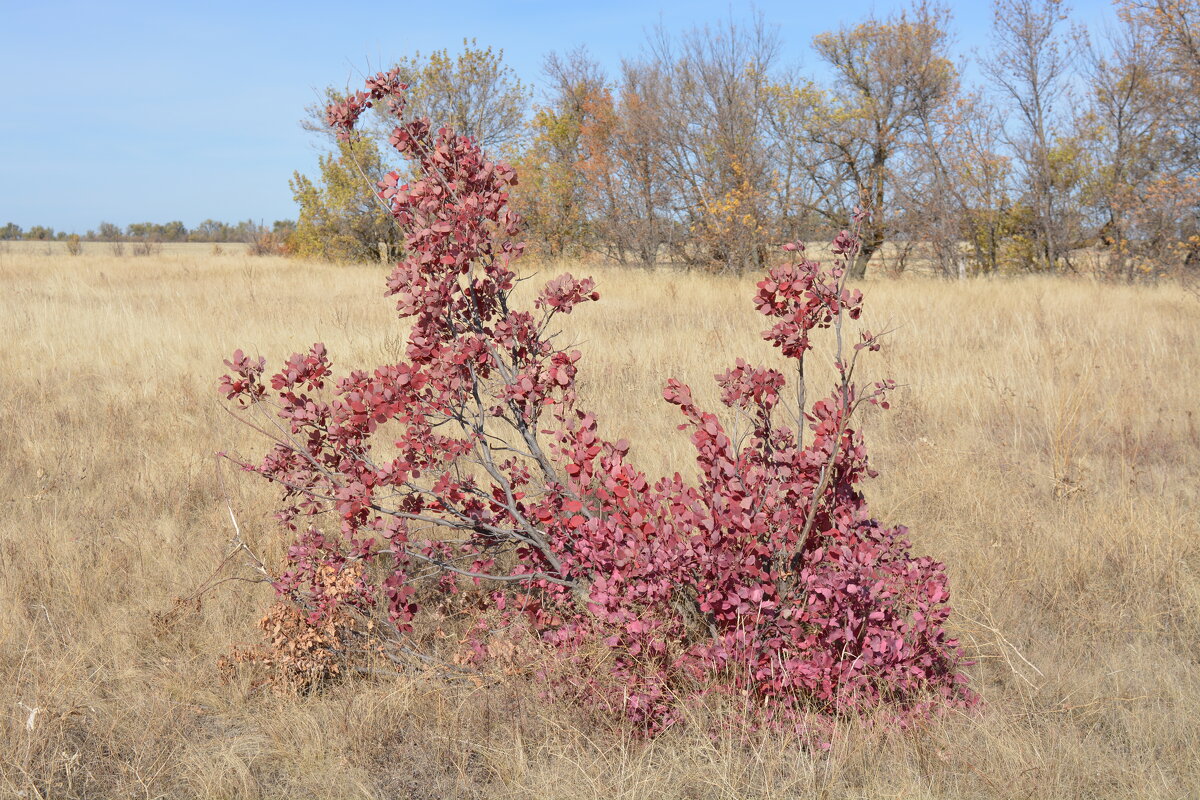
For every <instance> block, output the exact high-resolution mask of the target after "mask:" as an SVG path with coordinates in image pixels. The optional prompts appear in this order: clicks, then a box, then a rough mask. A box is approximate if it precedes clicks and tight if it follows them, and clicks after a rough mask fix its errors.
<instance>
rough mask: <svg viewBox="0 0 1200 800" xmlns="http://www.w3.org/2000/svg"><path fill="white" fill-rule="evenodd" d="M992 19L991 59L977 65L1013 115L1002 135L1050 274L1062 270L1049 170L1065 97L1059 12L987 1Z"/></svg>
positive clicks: (1056, 4)
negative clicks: (1014, 160)
mask: <svg viewBox="0 0 1200 800" xmlns="http://www.w3.org/2000/svg"><path fill="white" fill-rule="evenodd" d="M993 12H994V13H993V24H992V39H993V41H992V48H991V53H990V56H989V58H987V59H986V60H984V61H983V63H982V65H981V66H982V68H983V71H984V73H985V74H986V75H987V76H988V77H989V78H990V79H991V80H992V82H993V83H994V84H995V85H996V86H997V87H998V88H999V90H1000V91H1001V93H1002V94H1003V95H1004V96H1005V97H1006V98H1007V99H1008V100H1009V101H1010V103H1011V105H1012V107H1013V109H1014V111H1015V112H1016V113H1015V114H1014V115H1012V116H1011V117H1010V118H1009V122H1010V124H1009V125H1008V126H1006V134H1007V139H1008V143H1009V145H1010V147H1011V149H1012V151H1013V153H1014V154H1015V156H1016V160H1017V164H1018V165H1019V178H1020V179H1021V181H1022V183H1023V187H1022V188H1023V189H1024V190H1025V193H1026V195H1027V197H1028V201H1029V204H1030V206H1031V208H1032V212H1033V227H1034V232H1035V234H1036V237H1037V241H1036V250H1037V257H1038V259H1039V261H1040V263H1041V266H1042V267H1044V268H1047V269H1057V268H1058V265H1059V263H1060V262H1065V263H1068V264H1069V252H1068V249H1067V247H1066V242H1065V241H1064V240H1065V235H1064V233H1063V232H1062V230H1061V229H1062V228H1063V227H1064V225H1063V211H1064V210H1065V209H1064V208H1062V207H1061V206H1062V204H1061V199H1062V198H1061V195H1062V194H1063V192H1062V186H1061V185H1060V184H1061V182H1060V181H1057V180H1056V176H1055V164H1054V163H1053V148H1054V144H1055V139H1056V137H1057V136H1058V135H1060V134H1061V124H1060V123H1061V118H1062V113H1063V111H1064V108H1063V104H1064V103H1065V101H1066V100H1067V99H1068V97H1069V95H1068V91H1069V87H1068V79H1069V77H1070V69H1071V57H1070V55H1069V52H1070V51H1069V47H1068V46H1067V42H1066V41H1065V39H1064V33H1063V30H1062V26H1063V23H1064V22H1065V21H1066V9H1065V7H1064V6H1063V3H1062V0H995V5H994V7H993Z"/></svg>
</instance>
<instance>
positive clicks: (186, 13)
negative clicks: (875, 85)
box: [0, 0, 1113, 233]
mask: <svg viewBox="0 0 1200 800" xmlns="http://www.w3.org/2000/svg"><path fill="white" fill-rule="evenodd" d="M902 5H905V4H904V3H899V2H892V1H891V0H874V1H872V0H838V2H828V0H826V1H825V2H815V1H814V0H792V2H782V1H777V0H763V1H762V2H758V3H756V4H754V5H751V4H749V3H740V2H732V3H731V2H729V1H728V0H719V1H717V0H691V1H690V2H683V1H681V0H659V1H657V2H655V1H654V0H650V1H647V0H617V1H616V2H607V3H604V2H599V3H597V2H590V3H564V2H541V0H498V1H497V0H493V1H492V2H476V1H475V0H467V1H463V0H459V1H458V2H445V3H438V2H429V1H428V0H426V2H422V3H419V4H418V3H409V2H403V0H402V1H401V2H393V3H354V2H347V3H344V4H341V5H336V4H333V3H328V2H323V3H317V2H308V1H307V0H297V1H296V2H291V3H274V2H254V1H253V0H251V2H243V3H233V2H225V1H224V0H221V1H219V2H206V3H192V2H175V3H170V2H167V3H163V2H156V3H152V2H145V3H142V2H114V3H97V2H94V1H93V2H78V3H64V2H45V3H29V2H24V1H23V0H0V79H2V80H3V84H2V85H3V91H2V92H0V98H2V100H0V224H3V223H4V222H7V221H12V222H16V223H17V224H19V225H21V226H23V227H25V228H28V227H30V226H31V225H36V224H41V225H49V226H52V227H54V228H56V229H58V230H67V231H78V232H80V233H82V232H84V231H85V230H87V229H88V228H94V227H95V226H96V225H97V224H98V223H99V222H100V221H101V220H107V221H110V222H115V223H117V224H119V225H122V226H124V225H126V224H128V223H130V222H140V221H146V220H149V221H155V222H165V221H168V220H172V219H181V220H183V222H184V223H185V224H186V225H188V226H189V227H190V226H193V225H195V224H197V223H198V222H200V221H201V220H203V219H205V218H208V217H212V218H216V219H222V220H228V221H234V220H238V219H249V218H253V219H255V220H259V219H262V220H264V221H266V222H267V223H268V224H270V222H271V221H272V220H275V219H282V218H292V217H294V216H295V207H294V205H293V203H292V199H291V192H290V191H289V189H288V185H287V184H288V178H289V177H290V176H291V174H292V172H293V171H294V170H300V171H302V172H305V171H311V170H312V169H313V167H314V166H315V163H316V156H317V152H318V148H319V147H320V144H321V143H320V142H319V141H317V140H316V139H314V137H313V136H312V135H311V134H308V133H305V132H304V131H302V130H301V129H300V126H299V122H298V120H299V119H300V117H301V116H302V115H303V113H304V108H305V107H306V106H307V105H310V104H312V103H313V102H315V101H316V99H317V96H318V93H319V91H320V89H321V88H322V87H324V86H327V85H330V84H336V85H345V84H346V83H347V82H357V80H358V77H357V76H358V75H359V74H360V73H365V72H368V71H374V70H375V69H377V68H380V67H383V66H387V65H388V64H390V63H391V62H392V61H394V60H395V59H396V58H397V57H398V56H400V55H403V54H409V53H412V52H414V51H418V50H419V51H421V52H426V53H427V52H429V51H431V50H435V49H440V48H442V47H449V48H451V49H454V48H457V47H458V46H459V45H460V44H461V42H462V40H463V38H464V37H467V38H470V37H474V38H476V39H477V40H478V42H479V44H480V45H492V46H493V47H497V48H503V49H504V51H505V60H506V61H507V62H508V63H509V64H511V65H512V66H513V67H514V69H515V70H516V71H517V72H518V74H519V75H520V76H521V77H522V79H523V80H526V81H527V82H532V83H535V85H536V81H537V79H538V73H539V68H540V65H541V62H542V58H543V57H544V56H545V54H546V53H547V52H549V51H551V50H569V49H571V48H573V47H575V46H578V45H580V44H586V45H587V46H588V48H589V50H590V51H591V52H592V53H593V55H595V56H596V57H597V58H598V59H599V60H600V61H601V62H602V63H603V64H605V65H607V66H609V67H610V68H615V67H616V66H617V65H618V64H619V63H620V59H621V58H622V57H623V56H630V55H634V54H635V53H636V52H637V51H638V49H639V48H640V47H641V44H642V42H643V41H644V39H645V32H646V31H647V30H648V29H649V28H652V27H653V26H655V25H656V24H657V23H659V21H660V20H661V22H662V23H663V24H664V25H665V26H666V27H667V29H668V30H676V31H678V30H683V29H686V28H688V27H691V26H693V25H696V24H703V23H704V22H706V21H719V20H722V19H726V18H727V17H728V16H729V15H730V14H732V15H733V16H734V17H735V18H736V19H747V18H749V16H750V15H751V14H752V13H753V9H758V10H759V11H761V12H762V13H763V14H764V16H765V17H766V19H767V21H768V22H769V23H771V24H774V25H777V26H778V28H779V31H780V34H781V36H782V39H783V42H784V56H785V61H786V62H787V63H789V64H799V65H802V66H803V67H806V68H808V69H809V70H810V71H813V72H814V73H816V72H817V71H818V70H819V64H818V63H817V62H816V59H815V58H814V57H813V56H812V54H811V52H810V51H809V46H808V45H809V42H810V41H811V39H812V37H813V35H814V34H816V33H819V32H821V31H824V30H830V29H832V28H836V27H838V26H839V25H841V24H853V23H854V22H856V21H858V20H860V19H862V18H863V17H865V16H866V15H867V14H869V13H871V12H872V11H874V12H875V13H876V14H878V15H886V14H887V13H889V12H890V11H892V10H893V9H895V8H898V7H900V6H902ZM950 5H951V7H952V8H953V10H954V15H955V24H954V32H955V36H956V39H957V49H958V50H959V51H960V52H961V53H964V54H965V53H968V52H969V51H970V50H971V48H974V47H982V46H984V45H985V44H986V41H987V29H988V25H989V22H990V14H991V12H990V3H988V2H956V3H950ZM1072 5H1073V7H1074V13H1073V17H1074V19H1075V20H1076V21H1079V22H1083V23H1085V24H1087V25H1088V26H1089V27H1092V28H1095V27H1097V26H1102V25H1104V24H1105V23H1106V22H1108V21H1111V20H1112V18H1113V14H1112V10H1111V7H1110V6H1111V4H1110V3H1109V2H1107V1H1106V0H1079V1H1078V2H1076V3H1073V4H1072ZM441 8H445V9H446V10H447V11H446V13H444V14H442V13H441V12H440V11H439V9H441ZM407 9H413V10H407Z"/></svg>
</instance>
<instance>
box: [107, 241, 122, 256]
mask: <svg viewBox="0 0 1200 800" xmlns="http://www.w3.org/2000/svg"><path fill="white" fill-rule="evenodd" d="M108 249H109V250H110V251H112V254H113V255H114V256H117V257H118V258H119V257H121V256H124V255H125V243H124V242H112V243H111V244H109V246H108Z"/></svg>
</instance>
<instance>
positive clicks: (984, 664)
mask: <svg viewBox="0 0 1200 800" xmlns="http://www.w3.org/2000/svg"><path fill="white" fill-rule="evenodd" d="M208 250H209V248H208V247H207V246H203V247H193V248H190V249H188V248H185V249H182V250H179V251H173V250H167V251H166V252H164V253H163V254H162V255H160V256H155V257H143V258H133V257H130V256H126V257H125V258H115V257H112V256H111V255H110V254H109V253H108V251H107V250H103V249H100V250H97V249H96V248H87V249H85V252H84V254H83V255H82V256H79V257H76V258H70V257H67V256H66V255H63V254H54V253H51V254H50V255H46V254H45V253H44V252H42V251H38V250H33V251H26V250H22V249H19V248H0V278H2V279H3V285H4V287H5V293H4V298H3V300H0V337H2V340H3V343H4V346H3V348H2V349H0V377H2V379H3V388H4V393H3V400H2V405H0V430H3V432H4V438H3V440H2V443H0V452H2V453H3V456H2V457H0V486H3V487H4V488H3V491H2V492H0V501H2V502H3V510H2V512H0V796H2V797H15V796H20V797H28V798H33V797H44V798H50V797H54V798H67V797H147V798H149V797H186V798H191V797H206V798H207V797H231V798H232V797H329V798H347V797H380V798H383V797H387V798H394V797H420V798H424V797H464V798H466V797H472V798H473V797H513V798H524V797H530V798H533V797H537V798H540V799H543V800H554V798H579V797H605V798H631V799H632V798H650V797H654V798H659V797H661V798H749V797H753V798H784V797H828V798H851V797H862V798H868V797H869V798H877V797H911V798H934V797H938V798H942V797H961V798H975V797H996V798H1010V797H1031V798H1034V797H1036V798H1041V797H1047V798H1050V797H1053V798H1058V797H1063V798H1066V797H1079V798H1090V797H1121V798H1127V797H1142V798H1169V797H1179V798H1183V797H1195V796H1198V795H1200V716H1198V715H1197V713H1196V711H1197V709H1198V708H1200V669H1198V668H1197V659H1198V657H1200V537H1198V535H1197V534H1198V527H1200V526H1198V524H1197V523H1198V514H1197V482H1196V478H1197V475H1198V474H1200V433H1198V430H1197V426H1198V425H1200V420H1197V419H1196V416H1195V414H1196V402H1195V398H1196V397H1197V396H1200V373H1198V372H1197V369H1196V365H1197V363H1200V344H1198V343H1200V303H1197V301H1196V299H1195V298H1192V297H1188V296H1181V295H1180V294H1179V293H1177V292H1176V291H1175V290H1173V289H1172V288H1171V287H1169V286H1161V287H1125V286H1104V285H1096V284H1091V283H1083V282H1076V283H1072V282H1064V281H1053V280H1022V281H1010V282H977V283H966V284H948V283H934V282H921V281H916V280H914V281H901V282H886V281H885V282H877V283H872V284H870V285H869V286H868V287H867V288H868V292H867V303H868V309H869V314H870V319H869V320H868V324H869V325H870V326H871V327H873V328H874V327H882V325H883V324H885V323H891V324H892V325H893V326H896V327H898V331H897V333H896V334H895V336H894V338H893V342H892V346H891V348H890V349H886V350H885V351H884V353H883V354H882V356H881V357H878V358H876V359H875V362H874V365H875V367H876V368H877V369H878V370H879V371H880V373H881V374H889V375H891V376H893V377H895V378H896V379H897V380H898V381H899V382H901V383H902V384H905V385H906V387H907V388H905V389H904V390H903V391H902V393H901V394H900V395H898V396H897V398H896V408H895V409H894V410H893V411H892V412H888V413H883V414H874V415H872V416H870V417H868V418H867V420H866V428H867V435H868V442H869V444H870V446H871V448H872V452H873V453H874V454H875V463H876V466H877V467H879V468H880V469H881V471H882V473H883V474H882V477H881V478H880V479H879V480H877V481H876V482H875V483H874V484H873V485H872V487H871V488H870V490H869V494H870V498H871V500H872V503H873V506H874V509H875V511H876V512H877V513H878V514H879V515H880V516H881V517H882V518H883V519H885V520H887V521H889V522H903V523H905V524H907V525H909V526H910V527H911V528H912V536H913V539H914V541H915V542H916V545H917V549H918V550H920V551H923V552H927V553H930V554H933V555H935V556H936V557H938V558H941V559H943V560H945V561H946V562H948V564H949V565H950V570H951V577H952V586H953V588H954V590H955V594H956V597H955V601H956V602H955V605H956V608H957V609H959V610H960V612H961V613H960V614H959V615H958V616H957V617H956V627H957V630H958V632H959V633H960V634H961V637H962V638H963V640H964V641H965V642H966V644H967V647H968V649H969V650H970V652H971V653H972V654H973V655H974V656H975V657H976V658H977V659H978V665H977V666H975V667H973V668H972V670H971V674H972V677H973V682H974V686H975V687H976V688H977V689H978V690H979V691H981V692H982V694H983V695H984V697H985V698H986V702H987V705H986V708H985V709H984V710H983V711H982V712H980V713H979V714H977V715H974V716H955V717H952V718H949V719H946V720H944V721H943V722H940V723H938V724H936V725H934V726H932V727H930V728H929V729H927V730H924V731H920V732H918V733H909V734H891V735H888V734H883V733H880V732H874V733H872V732H868V731H863V730H857V729H849V728H848V729H846V730H845V731H843V732H842V734H841V736H840V738H839V739H838V740H837V741H836V743H835V745H834V747H833V749H832V751H831V752H830V753H829V754H825V755H820V754H818V755H814V754H812V753H809V752H806V751H804V750H802V749H801V748H798V747H797V746H795V744H794V743H791V742H788V741H779V740H773V739H771V738H769V737H752V738H751V739H750V740H749V741H740V742H739V741H737V740H736V737H732V736H731V737H730V739H729V740H720V739H718V740H713V739H711V738H708V737H707V736H704V735H701V734H698V733H695V732H688V731H680V732H676V733H671V734H668V735H666V736H664V737H662V738H661V739H658V740H656V741H653V742H650V743H645V742H642V741H639V740H638V739H636V738H635V737H632V736H630V735H628V734H627V733H625V732H622V731H620V730H605V729H604V728H603V726H599V725H597V724H596V723H595V721H594V720H587V719H583V718H581V717H580V716H579V715H578V714H577V713H576V712H573V711H571V710H570V709H562V708H549V709H547V708H544V707H542V706H541V705H539V703H538V702H537V700H536V695H535V694H534V693H533V691H532V690H531V688H530V687H523V686H520V685H509V686H505V687H503V688H499V689H497V688H492V689H476V688H474V687H455V686H446V685H441V684H439V683H437V682H436V681H433V680H422V679H416V678H397V679H387V680H375V681H369V682H368V681H356V682H349V683H345V684H343V685H341V686H337V687H334V688H333V689H330V690H328V691H325V692H323V693H321V694H318V695H315V696H311V697H306V698H301V699H292V700H284V699H277V698H272V697H269V696H262V695H257V694H255V695H251V694H250V693H248V692H247V689H246V687H245V686H244V685H240V684H234V685H224V684H222V683H220V681H219V680H218V675H217V670H216V666H215V661H216V658H217V656H219V655H220V654H222V653H224V652H226V651H227V650H228V648H229V646H230V644H231V643H235V642H243V641H247V640H250V639H252V638H253V637H254V635H255V632H254V630H253V622H254V620H255V619H256V618H257V616H258V614H259V613H260V611H261V609H262V608H263V607H264V606H265V604H266V603H267V602H268V600H269V590H265V589H264V588H263V587H261V586H255V585H250V584H243V583H237V582H231V583H225V584H222V585H220V586H219V587H217V588H216V589H215V590H214V591H212V592H210V593H208V594H207V595H205V596H204V597H203V599H202V601H201V602H198V603H186V604H182V605H177V604H174V603H173V598H176V597H181V596H187V595H188V594H189V593H190V592H191V591H192V590H193V589H194V588H195V587H197V586H198V585H200V584H201V583H202V582H203V581H204V580H205V579H206V578H207V577H208V576H209V575H210V573H211V572H212V570H213V568H214V567H215V566H216V564H217V563H218V561H219V560H220V557H221V554H222V552H223V550H224V548H225V546H226V543H227V541H228V539H229V536H230V533H231V531H230V523H229V518H228V512H227V511H226V508H225V502H224V500H223V497H222V492H221V491H220V489H219V487H218V483H217V479H216V477H215V471H214V460H213V458H212V453H213V452H214V451H216V450H220V449H226V448H233V449H237V448H241V449H243V450H246V451H247V452H255V451H256V447H257V446H258V445H257V443H256V442H255V441H254V440H253V439H252V438H249V437H248V435H247V432H246V431H245V430H244V429H242V428H240V427H239V426H238V425H237V424H236V423H234V422H233V420H231V419H230V418H229V417H228V416H226V415H225V414H224V413H223V412H222V410H221V406H220V404H219V403H218V401H217V398H216V396H215V378H216V376H217V375H219V374H220V372H221V371H222V368H221V364H220V361H221V358H222V357H224V356H225V355H226V354H227V353H229V352H230V351H232V350H233V348H235V347H238V346H241V347H245V348H246V349H248V350H251V351H258V352H261V353H263V354H264V355H267V356H268V358H270V359H278V358H280V357H282V356H285V355H287V354H288V353H290V352H291V351H292V350H293V349H295V348H297V347H300V346H304V345H306V344H307V343H310V342H313V341H317V340H323V341H325V342H326V343H327V344H328V345H329V347H330V350H331V352H332V353H333V355H334V357H335V359H336V361H337V362H338V363H339V364H340V365H341V366H342V367H348V366H373V365H374V364H376V363H380V362H382V361H383V360H385V359H394V358H396V357H397V356H398V354H399V353H400V351H401V349H402V339H401V336H400V330H399V328H398V326H397V324H396V322H395V321H394V319H393V318H392V316H391V314H390V304H389V303H388V302H387V301H386V300H384V299H383V298H382V297H381V287H382V276H381V269H380V268H378V267H374V268H334V267H328V266H323V265H316V264H307V263H296V262H287V261H283V260H279V259H251V258H247V257H245V256H242V255H240V254H233V253H229V252H228V251H227V254H226V255H221V256H217V257H213V256H211V255H210V254H209V252H208ZM596 274H597V275H598V277H599V279H600V281H601V287H602V291H603V292H604V294H605V299H604V301H603V302H602V304H600V305H597V306H593V307H591V308H587V307H585V308H583V309H580V311H579V312H577V314H576V316H575V317H573V318H572V320H571V322H572V324H573V326H574V327H573V329H572V331H571V335H572V336H573V337H575V338H577V339H578V340H579V341H580V342H581V344H582V347H583V348H584V349H585V351H586V354H587V362H586V366H587V374H588V375H589V376H590V377H589V378H588V380H587V381H586V383H585V385H584V391H585V395H586V398H587V400H588V403H589V405H591V406H592V407H593V408H595V409H596V410H598V412H599V413H600V414H601V416H602V419H603V420H604V424H605V425H606V428H607V432H608V433H610V434H611V435H612V436H614V437H616V436H626V437H628V438H629V439H631V440H632V441H635V442H638V445H637V447H636V450H635V455H636V456H638V458H639V460H640V461H641V463H642V464H644V466H645V467H646V468H647V469H649V470H651V471H656V470H675V469H680V470H682V471H684V472H685V473H686V472H688V471H689V463H690V462H689V452H688V450H689V447H688V445H687V443H686V441H685V440H684V439H683V438H682V437H681V435H680V434H679V432H678V431H676V430H675V429H674V424H675V422H676V420H675V419H674V417H673V415H672V413H671V410H670V409H669V408H668V407H666V406H665V404H664V403H662V402H661V400H660V399H659V398H660V396H661V395H660V390H661V385H662V383H663V381H664V380H665V379H666V378H667V377H668V376H676V377H679V378H682V379H685V380H688V381H690V382H692V383H693V385H694V386H695V387H696V388H697V389H698V394H700V396H702V397H705V398H707V399H712V398H713V396H714V392H713V391H712V388H711V387H712V383H711V379H710V376H711V374H712V373H713V372H715V371H717V369H718V368H723V365H725V364H727V363H729V362H732V360H733V359H734V358H735V357H736V356H739V355H743V356H747V357H750V358H751V359H754V360H758V361H768V360H770V354H769V352H768V348H767V347H766V345H765V344H764V343H762V342H761V341H759V340H758V338H757V334H756V332H757V331H758V330H759V329H761V328H762V327H763V324H762V322H761V321H760V320H759V319H756V318H755V315H754V314H753V313H752V311H751V310H750V308H749V301H748V298H749V291H750V285H751V280H750V279H749V278H744V279H734V278H716V277H707V276H700V275H689V274H681V273H668V272H661V273H654V274H648V273H642V272H635V271H621V270H615V269H598V270H596ZM815 390H816V389H815V388H814V389H813V391H815ZM230 490H231V492H232V494H233V496H234V497H233V501H234V506H235V508H236V509H237V511H238V513H239V516H240V520H241V523H242V525H243V528H244V530H245V533H246V537H247V539H248V540H249V541H250V542H251V543H252V544H253V545H254V546H255V547H257V548H259V549H260V550H261V551H263V552H264V553H266V554H268V555H270V554H272V553H274V554H278V552H279V544H278V541H277V540H276V538H275V537H274V533H273V530H272V527H271V525H270V521H269V519H268V517H267V512H268V509H269V507H270V506H269V495H268V494H267V493H265V492H264V490H263V488H262V487H259V486H256V485H254V484H251V483H247V482H246V481H243V480H240V479H235V480H234V481H233V482H232V485H231V486H230ZM168 612H170V613H168ZM164 615H165V616H164Z"/></svg>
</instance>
